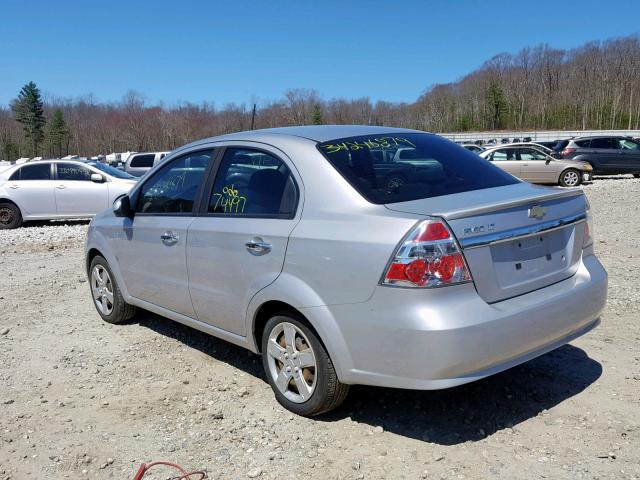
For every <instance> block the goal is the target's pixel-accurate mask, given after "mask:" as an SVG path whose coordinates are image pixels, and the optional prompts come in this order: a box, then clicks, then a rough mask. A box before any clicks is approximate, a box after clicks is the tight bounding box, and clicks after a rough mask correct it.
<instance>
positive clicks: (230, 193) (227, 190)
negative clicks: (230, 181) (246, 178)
mask: <svg viewBox="0 0 640 480" xmlns="http://www.w3.org/2000/svg"><path fill="white" fill-rule="evenodd" d="M213 198H215V199H216V203H215V205H214V206H213V211H214V212H219V211H220V210H219V208H220V209H222V211H223V212H224V213H244V208H245V207H246V205H247V197H245V196H243V195H238V190H237V189H235V188H233V185H231V186H226V187H224V188H223V189H222V193H214V194H213Z"/></svg>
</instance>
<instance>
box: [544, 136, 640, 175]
mask: <svg viewBox="0 0 640 480" xmlns="http://www.w3.org/2000/svg"><path fill="white" fill-rule="evenodd" d="M553 151H554V156H555V157H557V158H566V159H572V160H581V161H583V162H588V163H590V164H591V166H592V167H593V174H594V175H617V174H624V173H632V174H633V175H634V176H635V177H640V142H638V141H637V140H634V139H633V138H631V137H616V136H612V137H577V138H572V139H571V140H561V141H559V142H558V143H557V144H556V146H555V147H554V149H553Z"/></svg>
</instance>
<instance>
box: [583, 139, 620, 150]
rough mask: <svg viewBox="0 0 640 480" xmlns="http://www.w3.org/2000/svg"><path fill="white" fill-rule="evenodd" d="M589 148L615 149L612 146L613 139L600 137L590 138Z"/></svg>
mask: <svg viewBox="0 0 640 480" xmlns="http://www.w3.org/2000/svg"><path fill="white" fill-rule="evenodd" d="M589 148H617V145H615V144H614V142H613V138H607V137H601V138H592V139H591V145H589Z"/></svg>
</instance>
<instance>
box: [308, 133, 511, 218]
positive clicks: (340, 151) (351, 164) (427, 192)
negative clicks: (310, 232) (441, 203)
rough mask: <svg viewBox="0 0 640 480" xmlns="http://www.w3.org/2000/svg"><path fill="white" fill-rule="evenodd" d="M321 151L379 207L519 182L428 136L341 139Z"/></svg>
mask: <svg viewBox="0 0 640 480" xmlns="http://www.w3.org/2000/svg"><path fill="white" fill-rule="evenodd" d="M318 150H320V152H321V153H322V154H323V155H324V157H325V158H326V159H327V160H328V161H329V163H331V165H333V166H334V167H335V168H336V170H338V172H340V173H341V174H342V176H343V177H345V178H346V179H347V181H348V182H349V183H351V185H352V186H353V187H354V188H355V189H356V190H357V191H358V192H359V193H360V194H361V195H362V196H363V197H365V198H366V199H367V200H368V201H369V202H371V203H375V204H379V205H380V204H385V203H397V202H407V201H411V200H419V199H422V198H431V197H438V196H441V195H449V194H452V193H460V192H468V191H471V190H482V189H485V188H493V187H502V186H504V185H512V184H515V183H518V182H519V181H518V180H517V179H516V178H514V177H512V176H511V175H509V174H508V173H506V172H504V171H503V170H501V169H499V168H498V167H495V166H493V165H492V164H491V163H489V162H488V161H487V160H485V159H484V158H480V157H479V156H478V155H477V154H476V153H473V152H471V151H469V150H467V149H465V148H463V147H461V146H459V145H456V144H455V143H453V142H450V141H449V140H445V139H444V138H442V137H439V136H437V135H432V134H427V133H403V134H389V135H367V136H360V137H349V138H339V139H336V140H331V141H328V142H323V143H319V144H318Z"/></svg>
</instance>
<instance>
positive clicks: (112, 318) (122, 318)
mask: <svg viewBox="0 0 640 480" xmlns="http://www.w3.org/2000/svg"><path fill="white" fill-rule="evenodd" d="M88 274H89V286H90V287H91V296H92V298H93V305H94V306H95V307H96V310H97V311H98V314H99V315H100V316H101V317H102V319H103V320H104V321H105V322H108V323H122V322H126V321H127V320H129V319H130V318H132V317H133V316H134V315H135V314H136V310H137V309H136V307H134V306H133V305H129V304H128V303H127V302H125V301H124V297H123V296H122V292H121V291H120V287H118V283H117V282H116V279H115V277H114V275H113V272H112V271H111V268H109V264H108V263H107V261H106V260H105V259H104V258H103V257H101V256H100V255H96V256H95V257H94V259H93V260H92V261H91V266H90V267H89V272H88Z"/></svg>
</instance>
